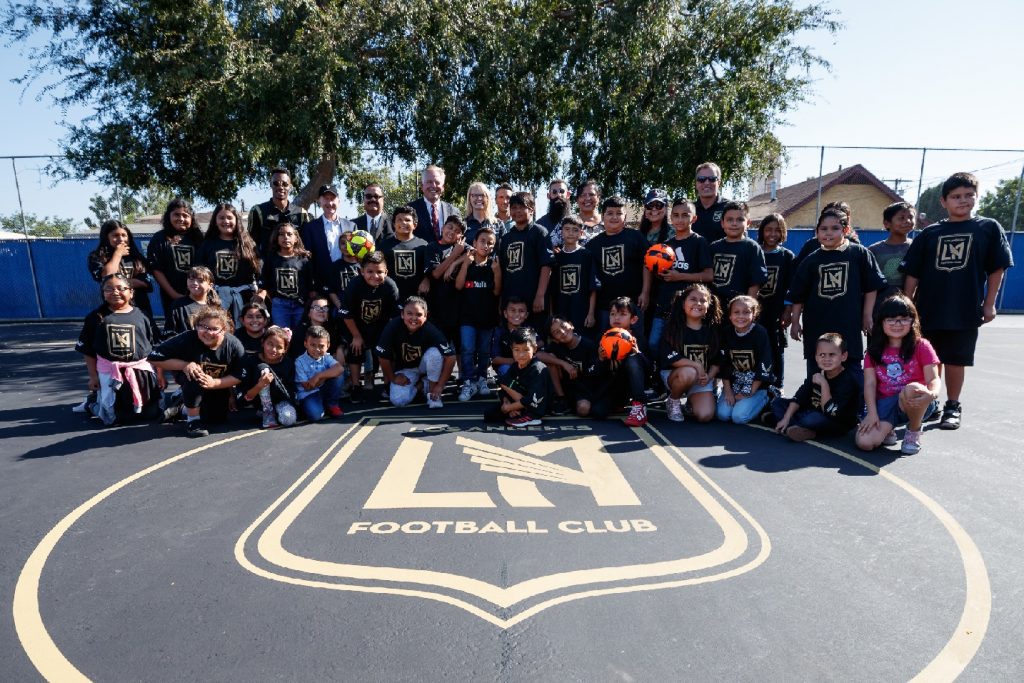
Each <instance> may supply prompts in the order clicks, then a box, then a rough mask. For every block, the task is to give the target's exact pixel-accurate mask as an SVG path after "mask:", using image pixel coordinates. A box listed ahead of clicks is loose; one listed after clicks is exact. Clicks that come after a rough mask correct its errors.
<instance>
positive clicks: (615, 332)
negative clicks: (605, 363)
mask: <svg viewBox="0 0 1024 683" xmlns="http://www.w3.org/2000/svg"><path fill="white" fill-rule="evenodd" d="M599 346H600V349H601V357H602V358H606V359H607V360H624V359H625V358H626V356H628V355H629V354H631V353H633V349H634V347H635V346H636V338H634V337H633V335H632V334H630V332H629V330H624V329H622V328H621V327H613V328H612V329H610V330H608V331H607V332H605V333H604V334H603V335H601V342H600V345H599Z"/></svg>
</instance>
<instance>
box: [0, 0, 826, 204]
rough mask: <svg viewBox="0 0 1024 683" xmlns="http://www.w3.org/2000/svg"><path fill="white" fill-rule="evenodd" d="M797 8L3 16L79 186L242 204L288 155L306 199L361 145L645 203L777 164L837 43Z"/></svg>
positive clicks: (752, 0)
mask: <svg viewBox="0 0 1024 683" xmlns="http://www.w3.org/2000/svg"><path fill="white" fill-rule="evenodd" d="M833 16H834V15H833V13H832V12H831V11H830V10H827V9H825V8H824V7H823V6H822V5H818V4H813V3H812V4H809V5H806V6H802V7H797V5H796V3H795V0H728V1H725V0H723V1H720V2H711V1H710V0H685V1H683V0H675V1H669V0H522V1H521V2H507V1H505V0H472V1H470V0H449V1H448V2H445V3H443V4H442V3H436V2H430V1H428V0H373V1H372V2H371V1H370V0H316V1H314V0H232V1H231V2H224V3H220V2H208V1H207V0H179V2H174V3H168V2H162V1H160V0H119V1H111V2H94V1H93V2H87V1H86V0H78V1H77V2H69V3H51V2H50V1H49V0H24V1H23V2H15V3H12V4H10V5H8V8H7V9H6V10H5V11H4V12H3V15H2V17H3V23H2V25H0V26H2V30H3V32H4V34H5V35H6V36H7V38H8V40H9V41H10V43H12V44H18V45H35V46H37V47H34V48H30V49H29V56H30V58H31V62H32V64H33V67H32V69H31V71H30V72H29V73H28V74H26V76H25V79H24V82H25V83H26V85H27V84H29V83H31V82H33V81H34V80H35V81H37V82H40V83H42V86H43V93H46V94H48V95H50V96H51V97H52V98H53V99H54V100H55V104H56V105H58V107H63V108H67V107H73V106H86V107H88V108H90V109H91V111H92V114H91V115H90V116H87V117H86V118H85V119H84V120H77V119H76V120H69V121H65V126H66V128H67V130H68V136H67V138H66V139H65V140H64V141H63V143H62V146H63V148H64V152H65V154H66V155H67V162H66V163H65V164H64V165H63V166H62V167H61V170H62V171H63V172H64V173H65V174H67V175H69V176H72V177H76V178H86V177H99V178H100V179H102V180H105V181H109V182H110V183H111V184H112V185H117V186H119V187H126V188H142V187H147V186H149V185H152V184H154V183H160V184H164V185H167V186H169V187H171V188H174V189H175V190H176V191H179V192H181V193H182V194H184V195H187V196H197V197H202V198H204V199H206V200H210V201H215V200H218V199H222V198H229V197H233V196H234V195H235V194H236V193H237V191H238V189H239V188H240V187H241V186H243V185H244V184H246V183H248V182H253V181H256V180H263V179H264V178H265V177H266V173H267V170H268V169H269V168H271V167H273V166H275V165H279V164H283V165H285V166H286V167H288V168H289V169H291V171H292V174H293V179H294V180H295V181H296V182H297V183H299V184H302V183H305V187H304V188H303V189H302V191H301V192H300V195H299V199H298V201H299V203H300V204H304V205H309V204H310V203H311V202H312V201H313V199H314V197H315V188H317V187H318V186H319V185H320V184H322V183H324V182H329V181H330V180H331V179H333V178H334V177H336V176H338V177H344V176H345V175H346V170H347V169H348V167H350V166H352V165H358V162H359V159H360V156H361V153H362V150H364V149H366V148H371V149H376V150H378V153H379V155H380V156H381V159H382V161H383V162H384V163H392V162H393V161H394V160H398V161H400V162H402V163H403V164H405V165H407V166H410V167H412V168H422V166H423V165H424V164H425V163H428V162H436V163H440V164H442V165H443V166H444V167H445V168H446V170H447V171H448V178H449V182H448V186H449V189H450V191H451V193H450V194H451V196H454V197H458V196H460V195H461V194H463V193H464V192H465V188H466V187H467V186H468V184H469V182H471V181H472V180H475V179H482V180H486V181H490V182H497V181H503V180H508V181H510V182H513V183H516V184H518V185H520V186H526V187H537V186H540V185H542V184H543V183H545V182H546V180H547V179H549V178H551V177H552V176H554V175H561V174H566V173H567V174H568V175H570V178H571V179H574V180H578V179H580V178H583V177H584V176H588V177H594V178H595V179H597V180H598V181H599V182H600V183H601V184H602V185H604V186H605V187H607V188H609V189H614V190H619V191H622V192H624V193H625V194H627V195H629V196H630V197H632V198H634V199H636V198H639V197H640V196H641V195H642V192H643V189H644V188H646V187H647V186H649V185H660V186H662V187H665V188H667V189H670V190H673V191H676V190H679V191H683V190H685V191H687V192H691V191H692V189H693V188H692V176H693V168H694V167H695V166H696V164H697V163H699V162H700V161H704V160H706V159H714V160H716V161H717V162H719V164H720V165H721V166H722V168H723V171H724V172H726V173H727V174H729V176H730V179H731V180H733V181H736V180H740V179H742V178H743V177H744V176H745V175H747V174H749V173H751V172H753V171H759V170H762V169H763V168H766V167H767V166H769V165H770V164H771V163H772V160H774V159H775V158H777V156H778V154H779V151H780V144H779V141H778V139H777V138H776V137H775V136H774V134H773V133H772V131H773V130H774V128H775V127H776V124H777V123H779V121H780V120H781V119H782V117H783V115H784V113H785V112H786V110H787V109H788V108H789V107H790V106H791V105H792V104H793V103H794V102H796V101H798V100H800V99H802V98H803V97H804V96H806V94H807V93H808V89H809V86H810V70H811V69H812V68H813V67H817V66H827V65H826V64H825V62H824V61H822V60H821V58H820V57H818V56H817V55H815V54H813V53H812V52H811V51H810V50H809V49H808V48H807V47H805V46H803V45H802V44H801V42H800V41H801V37H802V36H805V35H806V32H808V31H818V30H824V31H831V32H834V31H835V30H836V29H837V27H838V24H837V23H836V22H835V21H834V19H833Z"/></svg>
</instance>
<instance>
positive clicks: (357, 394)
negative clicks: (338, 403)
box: [348, 384, 367, 403]
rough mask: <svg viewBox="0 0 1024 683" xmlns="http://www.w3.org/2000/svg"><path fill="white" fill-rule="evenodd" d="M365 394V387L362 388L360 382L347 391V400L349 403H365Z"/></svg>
mask: <svg viewBox="0 0 1024 683" xmlns="http://www.w3.org/2000/svg"><path fill="white" fill-rule="evenodd" d="M366 396H367V392H366V389H364V388H363V385H362V384H357V385H355V386H354V387H352V390H351V391H350V392H349V397H348V400H349V402H351V403H365V402H366Z"/></svg>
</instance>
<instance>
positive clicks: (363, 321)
mask: <svg viewBox="0 0 1024 683" xmlns="http://www.w3.org/2000/svg"><path fill="white" fill-rule="evenodd" d="M398 296H399V294H398V285H396V284H395V281H394V280H392V279H391V278H390V277H385V278H384V282H382V283H381V284H380V286H379V287H371V286H370V285H369V284H367V282H366V280H365V279H363V278H362V277H358V278H356V279H354V280H352V281H351V282H349V283H348V289H347V290H345V296H344V297H343V298H342V300H341V317H342V320H354V321H355V323H356V328H357V329H358V330H359V334H361V335H363V336H364V337H365V336H366V335H367V334H371V335H373V336H372V337H371V338H368V339H366V340H364V341H366V342H367V343H371V342H372V341H373V339H375V338H376V335H377V334H380V331H381V330H383V329H384V326H385V325H387V323H388V321H389V320H391V319H392V318H394V317H395V316H396V315H398V314H399V312H401V306H400V305H399V303H398Z"/></svg>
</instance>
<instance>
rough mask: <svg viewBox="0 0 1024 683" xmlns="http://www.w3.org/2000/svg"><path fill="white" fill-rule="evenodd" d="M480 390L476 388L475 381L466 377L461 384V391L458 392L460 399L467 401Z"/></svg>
mask: <svg viewBox="0 0 1024 683" xmlns="http://www.w3.org/2000/svg"><path fill="white" fill-rule="evenodd" d="M479 391H480V390H479V389H478V388H477V384H476V382H474V381H473V380H471V379H467V380H466V381H465V383H463V385H462V391H460V392H459V400H460V401H468V400H469V399H471V398H473V397H474V396H476V395H477V393H478V392H479Z"/></svg>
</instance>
